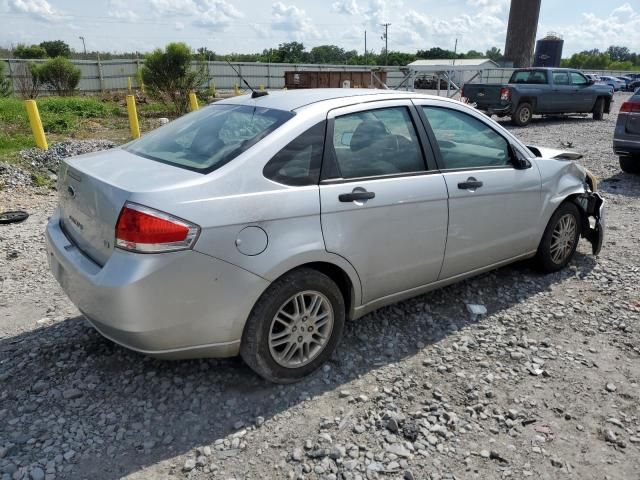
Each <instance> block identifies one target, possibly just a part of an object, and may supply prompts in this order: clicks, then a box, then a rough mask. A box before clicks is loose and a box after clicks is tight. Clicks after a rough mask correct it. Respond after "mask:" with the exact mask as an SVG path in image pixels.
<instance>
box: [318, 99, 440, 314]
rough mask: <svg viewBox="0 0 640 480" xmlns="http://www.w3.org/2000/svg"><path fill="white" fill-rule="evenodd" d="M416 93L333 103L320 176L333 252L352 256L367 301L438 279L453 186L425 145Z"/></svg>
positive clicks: (324, 218) (323, 214)
mask: <svg viewBox="0 0 640 480" xmlns="http://www.w3.org/2000/svg"><path fill="white" fill-rule="evenodd" d="M424 145H425V133H424V131H423V130H422V127H421V125H420V120H419V117H418V116H417V112H416V110H415V108H414V107H413V105H412V103H411V101H410V100H408V99H407V100H394V101H379V102H372V103H365V104H360V105H356V106H350V107H345V108H339V109H335V110H331V111H330V112H329V114H328V126H327V140H326V145H325V152H324V157H323V167H322V180H321V182H320V204H321V222H322V232H323V235H324V240H325V244H326V249H327V250H328V251H329V252H333V253H336V254H338V255H341V256H342V257H344V258H345V259H347V260H348V261H349V262H350V263H351V264H352V265H353V266H354V268H355V269H356V271H357V272H358V275H359V276H360V280H361V284H362V296H363V302H364V303H367V302H371V301H373V300H375V299H378V298H381V297H384V296H387V295H392V294H394V293H398V292H402V291H405V290H409V289H412V288H415V287H418V286H421V285H425V284H428V283H431V282H434V281H436V280H437V278H438V275H439V272H440V268H441V267H442V261H443V258H444V249H445V242H446V237H447V215H448V212H447V188H446V185H445V181H444V178H443V177H442V175H441V174H440V172H438V171H437V169H436V168H435V162H434V160H433V154H432V153H429V152H425V150H424Z"/></svg>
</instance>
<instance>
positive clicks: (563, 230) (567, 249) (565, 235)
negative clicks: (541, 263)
mask: <svg viewBox="0 0 640 480" xmlns="http://www.w3.org/2000/svg"><path fill="white" fill-rule="evenodd" d="M577 228H578V224H577V222H576V219H575V217H574V216H573V215H571V214H569V213H567V214H566V215H563V216H562V217H560V219H559V220H558V223H556V226H555V228H554V229H553V233H552V235H551V248H550V253H551V260H553V262H554V263H556V264H558V265H559V264H561V263H562V262H564V261H565V260H566V259H567V257H569V255H571V252H572V251H573V247H574V246H575V242H576V231H577Z"/></svg>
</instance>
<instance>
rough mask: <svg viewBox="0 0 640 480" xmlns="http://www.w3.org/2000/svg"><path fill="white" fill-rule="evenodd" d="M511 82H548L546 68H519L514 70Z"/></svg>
mask: <svg viewBox="0 0 640 480" xmlns="http://www.w3.org/2000/svg"><path fill="white" fill-rule="evenodd" d="M509 83H536V84H541V83H547V74H546V72H545V71H544V70H518V71H515V72H513V75H511V78H510V79H509Z"/></svg>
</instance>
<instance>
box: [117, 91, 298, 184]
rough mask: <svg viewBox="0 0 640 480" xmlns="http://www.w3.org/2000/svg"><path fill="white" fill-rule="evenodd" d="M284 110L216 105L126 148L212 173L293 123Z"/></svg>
mask: <svg viewBox="0 0 640 480" xmlns="http://www.w3.org/2000/svg"><path fill="white" fill-rule="evenodd" d="M292 116H293V114H292V113H291V112H287V111H284V110H274V109H270V108H259V107H253V106H248V105H220V104H214V105H209V106H207V107H204V108H201V109H200V110H198V111H196V112H193V113H190V114H188V115H185V116H184V117H180V118H178V119H177V120H174V121H173V122H170V123H168V124H167V125H165V126H164V127H161V128H158V129H157V130H154V131H152V132H150V133H147V134H146V135H145V136H143V137H142V138H140V139H139V140H136V141H133V142H131V143H129V144H128V145H127V146H125V147H124V148H125V150H127V151H129V152H131V153H135V154H137V155H140V156H142V157H146V158H150V159H152V160H157V161H159V162H163V163H168V164H170V165H175V166H178V167H183V168H186V169H189V170H195V171H198V172H202V173H209V172H211V171H213V170H215V169H217V168H220V167H221V166H223V165H224V164H226V163H228V162H230V161H231V160H233V159H234V158H235V157H237V156H238V155H240V154H241V153H243V152H244V151H246V150H248V149H249V148H250V147H252V146H253V145H255V144H256V143H257V142H259V141H260V140H262V139H263V138H264V137H266V136H267V135H269V134H270V133H271V132H273V131H274V130H275V129H276V128H278V127H279V126H281V125H282V124H283V123H285V122H286V121H287V120H289V119H290V118H291V117H292Z"/></svg>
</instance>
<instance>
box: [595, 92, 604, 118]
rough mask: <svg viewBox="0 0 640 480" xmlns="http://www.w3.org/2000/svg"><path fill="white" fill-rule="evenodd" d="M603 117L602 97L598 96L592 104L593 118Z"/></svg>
mask: <svg viewBox="0 0 640 480" xmlns="http://www.w3.org/2000/svg"><path fill="white" fill-rule="evenodd" d="M603 118H604V98H602V97H598V99H597V100H596V104H595V105H594V106H593V119H594V120H602V119H603Z"/></svg>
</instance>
